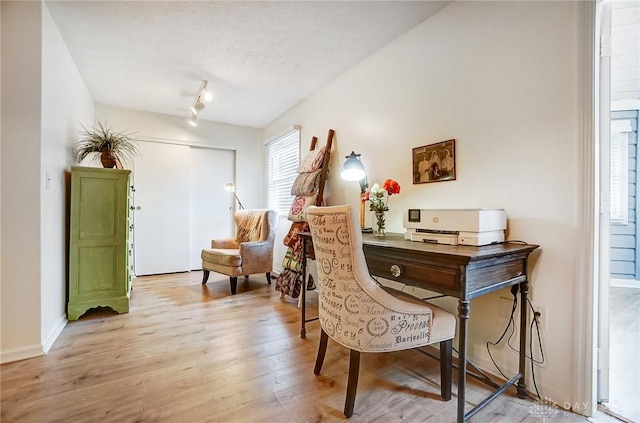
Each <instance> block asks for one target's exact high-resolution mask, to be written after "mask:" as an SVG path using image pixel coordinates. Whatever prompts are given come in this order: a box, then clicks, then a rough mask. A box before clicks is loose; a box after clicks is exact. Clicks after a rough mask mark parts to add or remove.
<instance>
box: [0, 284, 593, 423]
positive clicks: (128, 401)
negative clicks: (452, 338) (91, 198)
mask: <svg viewBox="0 0 640 423" xmlns="http://www.w3.org/2000/svg"><path fill="white" fill-rule="evenodd" d="M201 277H202V273H201V272H191V273H182V274H173V275H162V276H154V277H144V278H138V279H136V280H135V281H134V290H133V292H132V305H131V310H130V312H129V313H128V314H121V315H118V314H115V313H114V312H111V311H108V310H98V311H94V312H90V313H89V314H87V315H85V316H84V317H81V318H80V320H78V321H74V322H69V324H68V325H67V327H66V328H65V329H64V331H63V332H62V334H61V335H60V337H59V338H58V340H57V341H56V343H55V345H54V346H53V348H52V349H51V351H50V352H49V353H48V354H47V355H46V356H43V357H37V358H33V359H29V360H23V361H20V362H15V363H8V364H5V365H3V366H2V367H1V369H0V371H1V378H2V379H1V381H2V387H1V395H2V400H1V407H2V411H1V421H2V422H3V423H12V422H20V423H35V422H46V423H51V422H63V421H64V422H67V423H68V422H100V423H104V422H118V423H121V422H176V423H186V422H282V423H284V422H337V421H346V419H345V417H344V415H343V414H342V409H343V405H344V396H345V391H346V380H347V367H348V353H347V350H346V349H345V348H343V347H341V346H339V345H337V344H335V343H333V342H332V341H331V342H330V343H329V348H328V351H327V357H326V359H325V364H324V367H323V371H322V375H321V376H315V375H314V374H313V365H314V361H315V354H316V348H317V343H318V327H319V326H318V322H317V321H316V322H313V323H310V324H308V326H307V339H300V336H299V329H300V325H299V316H300V315H299V309H298V308H297V306H296V304H297V301H296V300H293V299H290V298H288V299H286V300H280V299H279V293H278V292H276V291H274V289H273V285H267V284H266V283H265V282H264V276H263V275H256V276H255V278H254V277H252V278H251V279H250V280H249V281H248V282H245V281H243V280H242V279H240V280H239V281H238V294H237V295H235V296H231V295H230V293H229V282H228V279H227V278H226V277H222V276H219V275H216V274H212V275H211V278H210V280H209V283H208V285H207V286H202V285H201V284H200V280H201ZM310 312H312V311H311V310H310ZM455 378H456V374H455V371H454V381H455V380H456V379H455ZM468 380H469V383H468V391H467V400H468V404H469V406H471V405H472V404H477V403H478V402H479V401H480V400H481V398H482V397H484V396H485V395H487V393H488V392H489V390H488V389H487V388H486V387H485V385H483V384H481V383H479V382H477V381H476V380H474V379H473V378H468ZM439 383H440V381H439V364H438V362H437V361H435V360H432V359H430V358H427V357H425V356H424V355H422V354H420V353H418V352H415V351H402V352H396V353H387V354H364V355H363V360H362V364H361V368H360V384H359V387H358V394H357V398H356V404H355V413H354V416H353V417H352V418H351V421H352V422H397V421H402V422H429V423H438V422H443V423H451V422H454V421H455V414H456V401H455V399H456V395H455V392H456V386H455V382H454V387H453V393H454V396H453V399H452V400H451V401H449V402H444V401H442V399H441V398H440V396H439V392H440V387H439ZM534 405H535V403H534V402H533V401H531V400H521V399H518V398H517V397H516V396H515V390H514V389H513V388H510V389H509V390H508V391H507V393H506V394H505V395H502V396H501V397H500V398H498V399H497V400H495V401H494V402H493V403H491V404H490V405H489V406H488V407H487V408H485V409H484V410H482V411H481V412H480V413H479V414H478V415H477V416H476V417H474V418H473V420H472V421H473V422H527V423H533V422H543V421H545V422H548V423H555V422H570V423H572V422H586V421H587V420H586V419H585V418H584V417H581V416H578V415H575V414H572V413H569V412H566V411H564V410H556V409H551V410H550V412H549V413H545V412H543V413H541V412H540V407H538V408H536V407H534Z"/></svg>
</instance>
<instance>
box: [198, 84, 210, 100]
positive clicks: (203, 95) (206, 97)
mask: <svg viewBox="0 0 640 423" xmlns="http://www.w3.org/2000/svg"><path fill="white" fill-rule="evenodd" d="M208 85H209V81H207V80H206V79H204V80H203V81H202V87H200V92H198V97H201V98H203V99H204V101H211V100H213V93H212V92H211V91H209V89H208V88H207V86H208Z"/></svg>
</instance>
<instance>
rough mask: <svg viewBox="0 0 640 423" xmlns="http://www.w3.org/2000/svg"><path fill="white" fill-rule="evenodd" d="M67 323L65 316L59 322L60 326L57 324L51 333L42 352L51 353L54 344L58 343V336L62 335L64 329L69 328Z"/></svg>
mask: <svg viewBox="0 0 640 423" xmlns="http://www.w3.org/2000/svg"><path fill="white" fill-rule="evenodd" d="M67 322H68V320H67V316H66V315H64V314H63V315H62V316H61V317H60V319H59V320H58V324H56V326H55V327H54V328H53V330H52V331H51V333H49V336H47V339H45V340H44V343H43V345H42V350H43V351H44V353H45V354H46V353H48V352H49V350H50V349H51V347H52V346H53V343H54V342H56V339H58V336H59V335H60V333H62V330H63V329H64V327H65V326H67Z"/></svg>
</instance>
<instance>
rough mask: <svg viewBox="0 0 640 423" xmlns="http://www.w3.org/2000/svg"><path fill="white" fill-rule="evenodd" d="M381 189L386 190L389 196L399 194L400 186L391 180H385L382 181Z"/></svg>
mask: <svg viewBox="0 0 640 423" xmlns="http://www.w3.org/2000/svg"><path fill="white" fill-rule="evenodd" d="M382 188H383V189H384V190H386V191H387V192H388V193H389V195H393V194H400V184H399V183H398V182H396V181H394V180H393V179H387V180H386V181H384V183H383V184H382Z"/></svg>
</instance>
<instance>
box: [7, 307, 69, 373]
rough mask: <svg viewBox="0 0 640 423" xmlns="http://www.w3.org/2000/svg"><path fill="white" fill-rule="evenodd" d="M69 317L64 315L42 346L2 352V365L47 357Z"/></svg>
mask: <svg viewBox="0 0 640 423" xmlns="http://www.w3.org/2000/svg"><path fill="white" fill-rule="evenodd" d="M67 322H68V321H67V316H66V315H62V317H60V320H59V321H58V323H57V324H56V326H55V327H54V328H53V330H52V331H51V333H49V336H47V339H45V341H44V343H43V344H42V345H29V346H26V347H22V348H15V349H12V350H7V351H1V352H0V364H5V363H11V362H12V361H20V360H26V359H27V358H33V357H39V356H41V355H45V354H46V353H47V352H49V350H50V349H51V347H52V346H53V343H54V342H55V341H56V339H58V336H60V334H61V333H62V330H63V329H64V327H65V326H66V325H67Z"/></svg>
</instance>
